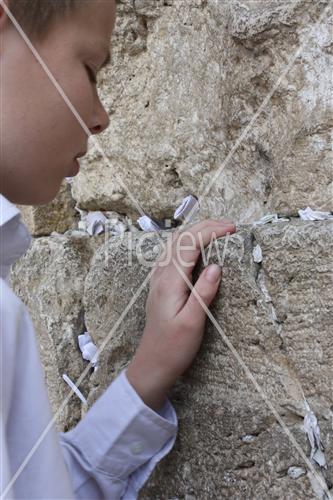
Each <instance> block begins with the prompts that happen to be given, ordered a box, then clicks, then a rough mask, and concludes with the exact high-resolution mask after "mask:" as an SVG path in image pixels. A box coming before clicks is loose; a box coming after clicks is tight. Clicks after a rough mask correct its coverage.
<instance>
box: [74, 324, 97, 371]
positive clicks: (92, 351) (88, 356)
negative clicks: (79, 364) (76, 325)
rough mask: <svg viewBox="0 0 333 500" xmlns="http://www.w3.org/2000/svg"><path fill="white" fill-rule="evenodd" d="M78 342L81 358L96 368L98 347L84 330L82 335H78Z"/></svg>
mask: <svg viewBox="0 0 333 500" xmlns="http://www.w3.org/2000/svg"><path fill="white" fill-rule="evenodd" d="M78 342H79V347H80V351H81V352H82V357H83V359H85V360H86V361H90V362H91V365H92V366H93V367H94V369H95V370H96V368H97V366H98V352H97V351H98V349H97V347H96V346H95V344H94V343H93V341H92V339H91V337H90V335H89V333H88V332H85V333H83V334H82V335H79V336H78Z"/></svg>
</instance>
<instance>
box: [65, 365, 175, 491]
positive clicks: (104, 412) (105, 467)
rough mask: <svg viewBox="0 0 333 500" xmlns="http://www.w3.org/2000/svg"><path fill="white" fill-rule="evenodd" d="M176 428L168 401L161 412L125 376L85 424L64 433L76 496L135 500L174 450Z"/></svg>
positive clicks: (98, 401)
mask: <svg viewBox="0 0 333 500" xmlns="http://www.w3.org/2000/svg"><path fill="white" fill-rule="evenodd" d="M177 425H178V423H177V416H176V412H175V410H174V408H173V406H172V405H171V403H170V402H169V400H166V401H165V404H164V406H163V408H162V409H161V411H160V412H159V413H156V412H155V411H153V410H152V409H151V408H149V407H148V406H146V405H145V404H144V403H143V401H142V400H141V398H140V397H139V396H138V394H137V393H136V391H135V390H134V389H133V387H132V386H131V385H130V383H129V382H128V380H127V377H126V373H125V370H124V371H123V372H121V374H120V375H119V376H118V377H117V378H116V379H115V380H114V382H113V383H112V384H111V385H110V386H109V387H108V389H107V390H106V391H105V393H104V394H103V395H102V396H101V397H100V398H99V399H98V400H97V401H96V403H95V404H94V405H93V406H92V408H91V409H90V410H89V411H88V413H87V415H86V416H85V417H84V418H83V419H82V420H81V422H79V423H78V425H77V426H76V427H75V428H74V429H72V430H71V431H69V432H66V433H61V434H60V442H61V444H62V447H63V451H64V456H65V461H66V464H67V467H68V469H69V474H70V476H71V478H72V482H73V488H74V493H75V498H80V499H91V498H94V499H99V498H106V499H111V498H112V499H118V498H119V499H125V500H132V499H136V498H137V494H138V491H139V490H140V489H141V488H142V486H143V485H144V483H145V482H146V481H147V479H148V478H149V476H150V474H151V472H152V471H153V469H154V468H155V466H156V464H157V463H158V462H159V461H160V460H161V459H162V458H163V457H164V456H165V455H166V454H167V453H169V451H170V450H171V448H172V447H173V445H174V442H175V440H176V435H177Z"/></svg>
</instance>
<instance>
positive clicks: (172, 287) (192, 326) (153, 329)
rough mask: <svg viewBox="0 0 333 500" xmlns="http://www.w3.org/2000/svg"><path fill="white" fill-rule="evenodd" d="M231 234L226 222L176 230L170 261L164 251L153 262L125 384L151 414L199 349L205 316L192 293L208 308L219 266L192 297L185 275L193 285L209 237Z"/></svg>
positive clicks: (208, 272)
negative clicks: (137, 341) (142, 327)
mask: <svg viewBox="0 0 333 500" xmlns="http://www.w3.org/2000/svg"><path fill="white" fill-rule="evenodd" d="M235 231H236V227H235V225H234V224H233V223H232V222H230V221H227V220H220V221H215V220H206V221H203V222H201V223H199V224H195V225H193V226H192V227H190V228H187V229H186V231H184V232H181V233H180V232H175V233H174V234H173V238H172V242H171V246H170V248H169V249H168V250H169V254H168V255H169V257H168V256H167V255H166V253H167V251H168V250H166V253H165V254H163V255H162V256H161V258H160V259H159V261H158V262H157V263H156V266H155V269H154V273H153V277H152V280H151V285H150V292H149V296H148V300H147V304H146V310H147V323H146V327H145V330H144V334H143V337H142V339H141V343H140V345H139V348H138V350H137V352H136V354H135V356H134V358H133V360H132V362H131V363H130V365H129V367H128V369H127V377H128V380H129V382H130V383H131V384H132V386H133V387H134V389H135V390H136V391H137V393H138V394H139V395H140V397H141V398H142V400H143V401H144V402H145V403H146V404H147V405H148V406H150V407H151V408H153V409H155V410H158V408H160V407H161V405H162V403H163V401H164V400H165V397H166V395H167V393H168V391H169V389H170V388H171V387H172V386H173V384H174V383H175V382H176V380H177V378H178V377H179V376H180V375H181V374H182V373H184V372H185V371H186V369H187V368H188V367H189V366H190V365H191V363H192V361H193V359H194V358H195V356H196V354H197V352H198V350H199V347H200V345H201V342H202V338H203V332H204V325H205V321H206V313H205V311H204V309H203V308H202V305H201V304H200V303H199V301H198V299H197V297H196V293H197V294H198V295H199V297H200V298H201V300H202V302H203V303H204V304H205V305H206V306H209V304H210V303H211V301H212V300H213V298H214V297H215V295H216V292H217V290H218V287H219V284H220V280H221V268H220V267H219V266H217V265H214V264H213V265H210V266H208V267H207V268H206V269H205V270H204V271H203V272H202V273H201V275H200V277H199V279H198V280H197V282H196V283H195V285H194V289H195V292H196V293H194V292H193V291H191V290H190V289H189V286H188V284H187V283H186V281H185V279H184V275H185V276H186V278H187V280H188V281H190V282H192V272H193V268H194V266H195V264H196V262H197V260H198V257H199V255H200V252H201V251H202V249H203V247H206V246H207V245H208V244H209V243H210V242H211V241H212V239H215V238H220V237H222V236H225V235H226V234H227V233H230V234H232V233H234V232H235ZM166 257H167V260H166ZM166 262H168V264H167V265H165V263H166Z"/></svg>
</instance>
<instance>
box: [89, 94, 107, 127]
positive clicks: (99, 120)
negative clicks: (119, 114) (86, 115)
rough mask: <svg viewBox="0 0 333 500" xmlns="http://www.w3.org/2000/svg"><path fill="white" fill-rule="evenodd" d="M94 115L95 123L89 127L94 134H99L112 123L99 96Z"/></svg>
mask: <svg viewBox="0 0 333 500" xmlns="http://www.w3.org/2000/svg"><path fill="white" fill-rule="evenodd" d="M94 116H95V118H94V121H93V125H92V126H91V127H89V130H90V132H91V133H92V134H94V135H97V134H100V133H101V132H103V131H104V130H105V129H107V128H108V126H109V124H110V118H109V115H108V114H107V112H106V109H105V108H104V106H103V104H102V103H101V101H100V99H99V98H97V107H96V111H95V114H94Z"/></svg>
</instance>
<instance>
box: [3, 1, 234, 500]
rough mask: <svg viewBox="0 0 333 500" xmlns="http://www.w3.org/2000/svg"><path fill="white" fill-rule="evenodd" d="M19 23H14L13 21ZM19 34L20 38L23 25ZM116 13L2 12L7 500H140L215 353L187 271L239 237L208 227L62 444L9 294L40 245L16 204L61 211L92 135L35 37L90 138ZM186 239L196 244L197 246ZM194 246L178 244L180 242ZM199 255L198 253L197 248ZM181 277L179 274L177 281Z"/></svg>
mask: <svg viewBox="0 0 333 500" xmlns="http://www.w3.org/2000/svg"><path fill="white" fill-rule="evenodd" d="M12 16H13V17H12ZM13 20H16V21H17V22H18V25H19V26H17V25H15V24H13V23H14V21H13ZM114 21H115V3H114V0H103V1H100V0H90V1H82V0H48V1H46V0H29V1H28V2H26V1H25V0H7V1H6V3H4V0H0V42H1V44H0V64H1V95H2V98H1V151H0V153H1V157H0V169H1V170H0V193H1V194H0V208H1V218H0V243H1V248H0V272H1V278H0V280H1V281H0V285H1V288H0V293H1V296H0V314H1V316H0V320H1V423H0V432H1V443H2V446H1V492H2V495H3V496H4V498H31V499H32V498H34V499H35V498H43V499H68V498H85V499H88V498H89V499H95V498H96V499H97V498H107V499H116V498H127V499H132V498H136V497H137V494H138V491H139V489H140V488H141V487H142V485H143V484H144V483H145V481H146V480H147V478H148V477H149V475H150V473H151V472H152V470H153V468H154V467H155V465H156V463H157V462H158V461H159V460H160V459H161V458H163V456H165V454H166V453H168V452H169V451H170V449H171V448H172V446H173V444H174V441H175V436H176V430H177V418H176V415H175V412H174V409H173V407H172V406H171V403H170V402H169V400H168V399H167V394H168V391H169V389H170V388H171V387H172V385H173V384H174V382H175V381H176V379H177V377H178V376H179V375H181V374H182V373H183V372H184V371H185V370H186V369H187V368H188V367H189V366H190V364H191V362H192V361H193V359H194V357H195V355H196V353H197V352H198V349H199V346H200V344H201V341H202V336H203V330H204V324H205V313H204V310H203V309H202V307H201V305H200V303H199V302H198V300H197V298H196V296H195V294H194V293H193V291H192V292H190V289H189V288H188V286H187V285H186V283H185V281H184V279H183V278H182V276H181V275H180V274H179V272H178V271H179V268H180V269H181V270H182V271H183V272H184V273H185V274H186V276H187V277H188V278H189V279H191V272H192V270H193V267H194V265H195V262H196V260H197V259H198V256H199V253H200V246H199V236H198V235H199V233H201V238H202V241H203V242H204V244H205V245H207V244H208V243H209V241H210V240H211V237H212V236H214V237H221V236H223V235H225V234H226V233H227V232H229V233H232V232H234V231H235V226H234V225H233V224H232V223H228V222H223V221H204V222H201V223H199V224H196V225H195V226H192V227H191V228H190V229H188V231H187V233H182V236H181V237H182V240H183V241H182V244H183V246H184V248H182V247H181V246H179V245H177V252H176V249H175V248H174V247H175V245H173V251H172V252H173V253H172V255H173V259H174V260H173V261H171V262H170V264H168V265H167V266H166V267H162V266H158V264H157V266H156V269H155V272H154V274H153V279H152V282H151V288H150V292H149V297H148V301H147V323H146V326H145V330H144V333H143V337H142V340H141V343H140V345H139V348H138V350H137V352H136V354H135V356H134V358H133V360H132V361H131V363H130V364H129V366H128V368H127V369H126V370H124V371H123V372H122V373H121V374H120V375H119V376H118V377H117V378H116V380H115V381H114V382H113V383H112V384H111V385H110V387H109V388H108V389H107V390H106V392H105V393H104V394H103V395H102V397H101V398H100V399H99V400H98V401H97V402H96V403H95V404H94V405H93V407H92V408H91V409H90V410H89V412H88V414H87V415H86V417H85V418H83V420H82V421H81V422H80V423H79V424H78V425H77V426H76V427H75V428H74V429H72V430H71V431H70V432H67V433H62V434H61V435H60V436H58V435H57V433H56V431H55V429H54V428H53V426H52V417H51V413H50V408H49V403H48V401H47V397H46V391H45V386H44V381H43V375H42V369H41V365H40V360H39V357H38V352H37V347H36V343H35V337H34V331H33V326H32V324H31V321H30V318H29V315H28V312H27V310H26V309H25V307H24V306H23V304H22V303H21V302H20V300H19V299H18V298H17V297H16V296H15V295H14V293H13V292H12V291H11V289H10V288H9V286H8V284H7V281H6V279H7V277H8V273H9V269H10V266H11V265H12V264H13V263H14V262H15V260H17V259H18V258H19V257H20V255H22V253H23V252H24V251H25V250H26V248H27V247H28V245H29V241H30V237H29V234H28V232H27V229H26V228H25V226H24V225H23V224H22V223H21V222H20V219H19V211H18V210H17V209H16V207H15V205H14V204H15V203H18V204H29V205H38V204H44V203H47V202H49V201H51V200H52V199H53V198H54V196H55V195H56V194H57V191H58V189H59V186H60V184H61V182H62V180H63V179H64V177H67V176H71V175H75V174H76V173H77V160H76V158H77V157H78V156H82V154H84V153H85V152H86V149H87V135H86V133H85V132H84V130H83V128H82V127H81V125H80V124H79V123H78V121H77V119H76V118H75V117H74V115H73V114H72V111H70V109H69V108H68V106H67V104H66V103H65V102H64V100H63V98H62V97H61V95H60V94H59V93H58V91H57V90H56V89H55V87H54V85H53V83H51V81H50V79H49V77H48V76H47V74H46V73H45V71H44V69H43V68H42V66H41V64H40V62H38V60H37V59H36V58H35V56H34V55H33V54H32V52H31V50H30V48H29V47H28V45H27V44H26V43H25V41H24V40H23V38H22V32H21V31H20V29H19V27H21V28H22V30H23V32H24V33H25V34H26V35H27V36H28V38H29V40H30V41H31V43H32V44H33V46H34V47H35V49H36V51H37V53H38V54H39V55H40V57H41V59H42V61H43V62H44V63H45V64H46V66H47V68H48V69H49V70H50V71H51V73H52V74H53V75H54V77H55V78H56V80H57V82H58V84H59V85H60V87H61V89H62V90H63V91H64V93H65V94H66V96H67V97H68V99H69V101H70V102H71V103H72V105H73V106H74V108H75V109H76V110H77V112H78V113H79V115H80V116H81V118H82V120H83V121H84V123H85V124H86V125H87V127H88V128H89V131H90V133H91V134H99V133H100V132H102V131H103V130H105V128H106V127H107V126H108V123H109V119H108V116H107V114H106V112H105V110H104V108H103V106H102V104H101V102H100V101H99V98H98V94H97V90H96V74H97V72H98V70H99V69H100V68H101V67H102V66H103V64H105V63H106V62H107V61H108V57H109V56H108V50H109V48H108V47H109V42H110V37H111V34H112V30H113V27H114ZM184 236H185V237H184ZM177 238H178V239H179V238H180V236H179V235H178V236H177V235H176V236H175V240H176V239H177ZM192 240H194V241H195V244H194V246H192V249H189V243H192ZM177 267H178V268H177ZM220 278H221V270H220V268H219V267H218V266H216V265H211V266H209V267H208V268H207V269H205V271H203V273H202V274H201V276H200V277H199V279H198V281H197V282H196V284H195V289H196V291H197V293H198V295H199V296H200V297H201V298H202V300H203V302H204V303H205V304H207V305H209V304H210V302H211V301H212V299H213V298H214V296H215V294H216V292H217V289H218V286H219V283H220Z"/></svg>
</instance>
